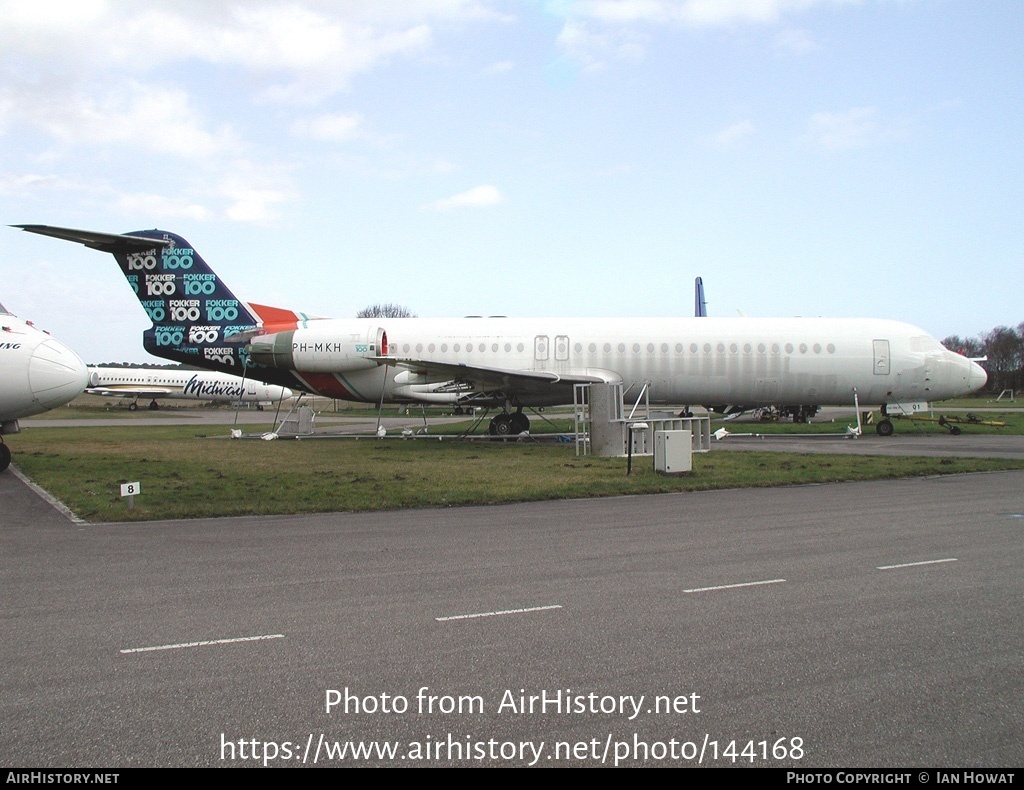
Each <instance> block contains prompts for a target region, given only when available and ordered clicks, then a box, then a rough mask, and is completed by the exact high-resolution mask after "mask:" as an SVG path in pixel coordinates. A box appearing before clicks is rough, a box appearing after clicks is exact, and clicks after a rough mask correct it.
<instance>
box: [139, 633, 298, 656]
mask: <svg viewBox="0 0 1024 790" xmlns="http://www.w3.org/2000/svg"><path fill="white" fill-rule="evenodd" d="M262 639H284V634H263V635H262V636H239V637H235V638H234V639H210V640H208V641H206V642H182V643H181V644H179V645H157V646H155V647H130V648H128V649H127V650H122V651H120V652H122V653H149V652H152V651H154V650H180V649H181V648H183V647H206V646H207V645H230V644H232V643H233V642H259V641H260V640H262Z"/></svg>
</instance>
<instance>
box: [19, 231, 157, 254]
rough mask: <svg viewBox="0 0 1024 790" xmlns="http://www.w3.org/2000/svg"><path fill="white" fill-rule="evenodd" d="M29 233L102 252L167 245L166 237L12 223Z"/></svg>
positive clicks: (147, 248) (148, 248)
mask: <svg viewBox="0 0 1024 790" xmlns="http://www.w3.org/2000/svg"><path fill="white" fill-rule="evenodd" d="M11 227H12V228H21V229H22V230H27V231H28V232H29V233H38V234H39V235H40V236H53V237H54V238H55V239H64V240H65V241H74V242H77V243H79V244H84V245H85V246H86V247H92V248H93V249H94V250H101V251H102V252H124V251H126V250H151V249H153V247H169V246H171V242H170V241H169V240H167V239H143V238H140V237H139V236H124V235H120V234H117V233H97V232H96V231H92V230H75V229H74V228H56V227H54V226H52V225H12V226H11Z"/></svg>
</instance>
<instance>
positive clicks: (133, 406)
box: [128, 400, 160, 411]
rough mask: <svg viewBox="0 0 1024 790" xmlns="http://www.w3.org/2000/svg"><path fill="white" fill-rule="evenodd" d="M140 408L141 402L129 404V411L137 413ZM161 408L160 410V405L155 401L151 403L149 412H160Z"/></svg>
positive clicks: (134, 401) (135, 401)
mask: <svg viewBox="0 0 1024 790" xmlns="http://www.w3.org/2000/svg"><path fill="white" fill-rule="evenodd" d="M138 408H139V402H138V401H137V400H133V401H132V402H131V403H129V404H128V411H136V410H137V409H138ZM159 408H160V404H159V403H157V402H156V401H155V400H153V401H150V402H149V410H150V411H157V410H159Z"/></svg>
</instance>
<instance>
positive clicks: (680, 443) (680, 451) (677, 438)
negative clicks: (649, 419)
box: [654, 431, 693, 475]
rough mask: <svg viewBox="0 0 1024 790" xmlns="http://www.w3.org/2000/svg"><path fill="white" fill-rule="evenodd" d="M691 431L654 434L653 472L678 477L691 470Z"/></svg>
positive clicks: (658, 432)
mask: <svg viewBox="0 0 1024 790" xmlns="http://www.w3.org/2000/svg"><path fill="white" fill-rule="evenodd" d="M692 443H693V432H692V431H655V432H654V471H655V472H661V473H662V474H666V475H678V474H682V473H683V472H689V471H690V470H691V469H693V444H692Z"/></svg>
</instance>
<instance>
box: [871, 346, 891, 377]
mask: <svg viewBox="0 0 1024 790" xmlns="http://www.w3.org/2000/svg"><path fill="white" fill-rule="evenodd" d="M874 347H875V375H876V376H888V375H889V341H888V340H875V341H874Z"/></svg>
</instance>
